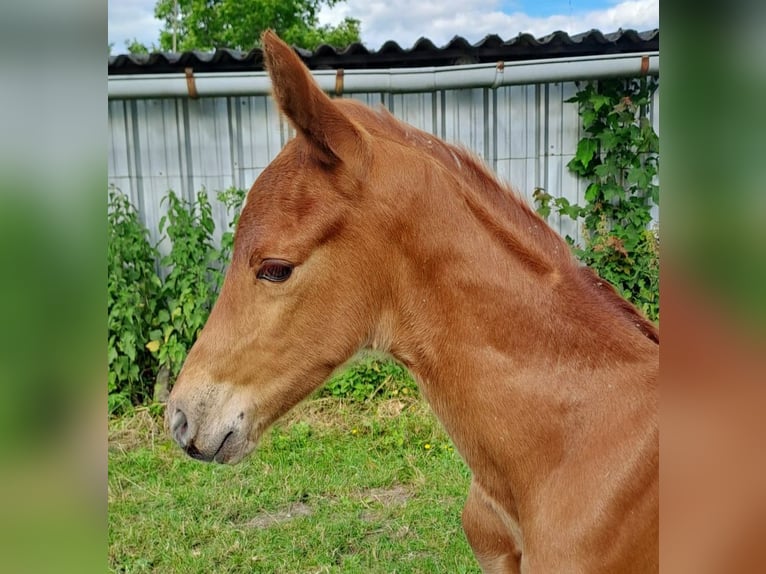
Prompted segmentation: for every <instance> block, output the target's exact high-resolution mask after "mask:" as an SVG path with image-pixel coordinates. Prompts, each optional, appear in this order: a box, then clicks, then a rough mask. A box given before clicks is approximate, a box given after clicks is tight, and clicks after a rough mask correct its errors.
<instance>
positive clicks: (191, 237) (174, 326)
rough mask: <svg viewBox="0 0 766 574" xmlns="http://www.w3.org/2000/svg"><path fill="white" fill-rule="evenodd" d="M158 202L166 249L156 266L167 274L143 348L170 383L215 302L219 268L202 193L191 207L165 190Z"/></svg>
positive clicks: (209, 212) (208, 209)
mask: <svg viewBox="0 0 766 574" xmlns="http://www.w3.org/2000/svg"><path fill="white" fill-rule="evenodd" d="M163 202H167V206H168V212H167V215H164V216H163V217H162V218H161V219H160V232H161V233H165V234H166V235H167V237H168V239H170V241H171V242H172V247H171V249H170V253H169V254H168V255H166V256H165V257H163V258H162V260H161V263H162V265H163V266H165V267H166V268H167V269H169V272H168V275H167V277H166V278H165V281H164V282H163V283H162V289H161V291H160V300H161V304H160V305H159V306H158V312H157V314H156V316H155V317H153V320H152V323H151V325H152V331H151V333H150V335H151V339H152V340H151V342H149V344H148V345H147V347H148V348H149V349H150V350H151V351H152V352H153V353H154V354H155V355H156V357H157V360H158V361H159V365H160V367H165V368H167V369H168V371H169V373H170V375H171V377H172V378H175V377H176V376H177V375H178V372H179V371H180V370H181V366H182V365H183V362H184V360H185V359H186V354H187V353H188V351H189V349H190V348H191V346H192V344H193V343H194V341H195V339H196V338H197V335H198V334H199V332H200V330H202V327H203V326H204V325H205V322H206V321H207V317H208V315H209V314H210V310H211V309H212V307H213V304H214V303H215V300H216V298H217V296H218V292H217V288H218V285H219V283H220V274H221V265H222V264H221V262H220V259H219V255H220V252H219V250H218V249H216V247H215V245H214V244H213V232H214V231H215V224H214V222H213V216H212V207H211V205H210V202H209V201H208V198H207V193H206V192H204V191H200V192H198V193H197V200H196V201H195V202H188V201H186V200H184V199H181V198H179V197H178V196H177V195H176V194H175V193H174V192H173V191H172V190H171V191H169V192H168V195H167V196H165V198H164V199H163Z"/></svg>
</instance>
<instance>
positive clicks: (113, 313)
mask: <svg viewBox="0 0 766 574" xmlns="http://www.w3.org/2000/svg"><path fill="white" fill-rule="evenodd" d="M107 214H108V215H107V219H108V223H107V229H108V236H107V254H108V257H107V272H108V275H107V341H108V342H107V357H108V358H107V362H108V369H109V370H108V379H107V388H108V406H109V412H119V411H121V410H124V409H125V408H127V407H129V406H130V405H131V404H138V403H142V402H145V401H146V399H147V398H151V391H152V386H153V381H154V374H155V366H154V360H153V358H152V356H151V354H150V353H149V351H148V350H147V349H146V348H145V344H146V343H147V342H148V341H149V330H150V325H151V322H152V318H153V317H154V314H155V311H156V308H157V304H158V295H159V292H160V288H161V282H160V278H159V276H158V275H157V272H156V269H155V265H156V261H157V251H156V249H154V248H153V247H152V246H151V245H150V243H149V233H148V231H147V229H146V227H144V225H143V224H142V223H141V221H140V220H139V218H138V213H137V212H136V210H135V208H134V207H133V205H132V204H131V203H130V200H129V199H128V198H127V197H126V196H125V195H124V194H122V193H121V192H120V191H119V190H118V189H117V188H114V187H112V188H110V189H109V199H108V210H107Z"/></svg>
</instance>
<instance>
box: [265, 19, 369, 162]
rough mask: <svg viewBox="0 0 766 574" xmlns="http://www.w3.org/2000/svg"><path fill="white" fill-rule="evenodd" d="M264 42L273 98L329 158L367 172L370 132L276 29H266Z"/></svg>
mask: <svg viewBox="0 0 766 574" xmlns="http://www.w3.org/2000/svg"><path fill="white" fill-rule="evenodd" d="M261 43H262V46H263V58H264V61H265V64H266V69H267V70H268V72H269V76H270V77H271V85H272V91H273V95H274V99H275V100H276V101H277V104H278V105H279V108H280V109H281V110H282V113H283V114H285V116H287V118H288V119H289V120H290V123H291V124H292V125H293V127H295V129H296V130H298V131H299V132H300V133H301V134H303V135H304V136H305V137H306V138H307V139H308V140H309V141H310V142H311V143H312V144H313V145H314V146H316V148H317V149H318V151H320V152H321V154H322V156H323V158H324V160H325V161H326V162H328V163H330V164H334V163H338V162H340V163H342V164H344V166H345V167H347V168H350V169H351V170H352V171H353V172H355V173H356V175H358V176H361V175H362V174H364V173H365V172H366V168H367V163H368V158H369V151H370V149H371V145H370V136H369V134H368V133H367V132H366V131H365V130H364V128H362V127H361V126H360V125H358V124H357V123H356V122H354V121H353V120H352V119H351V118H349V117H348V116H346V115H345V114H344V113H343V111H342V110H341V109H340V108H339V107H338V106H337V105H336V104H335V103H334V102H333V101H332V100H331V99H330V98H329V97H328V96H327V94H325V93H324V92H323V91H322V90H321V88H320V87H319V85H318V84H317V83H316V82H315V81H314V78H312V77H311V74H310V73H309V71H308V68H306V66H305V65H304V64H303V62H302V61H301V60H300V58H299V57H298V56H297V55H296V53H295V52H294V51H293V49H292V48H290V46H288V45H287V44H285V43H284V42H283V41H282V40H280V39H279V37H278V36H277V35H276V34H275V33H274V32H272V31H271V30H267V31H266V32H264V33H263V35H262V36H261Z"/></svg>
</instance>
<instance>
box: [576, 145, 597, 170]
mask: <svg viewBox="0 0 766 574" xmlns="http://www.w3.org/2000/svg"><path fill="white" fill-rule="evenodd" d="M597 149H598V142H597V141H596V140H594V139H591V138H583V139H581V140H580V141H579V143H578V144H577V152H576V153H575V158H576V159H577V161H579V162H580V164H581V165H582V166H583V167H587V166H588V164H589V163H590V162H591V160H592V159H593V155H594V154H595V153H596V150H597Z"/></svg>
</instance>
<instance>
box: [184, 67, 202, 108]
mask: <svg viewBox="0 0 766 574" xmlns="http://www.w3.org/2000/svg"><path fill="white" fill-rule="evenodd" d="M184 74H185V75H186V89H187V90H188V92H189V97H190V98H191V99H193V100H196V99H197V98H199V94H198V93H197V83H196V82H195V81H194V70H193V69H192V68H185V69H184Z"/></svg>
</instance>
